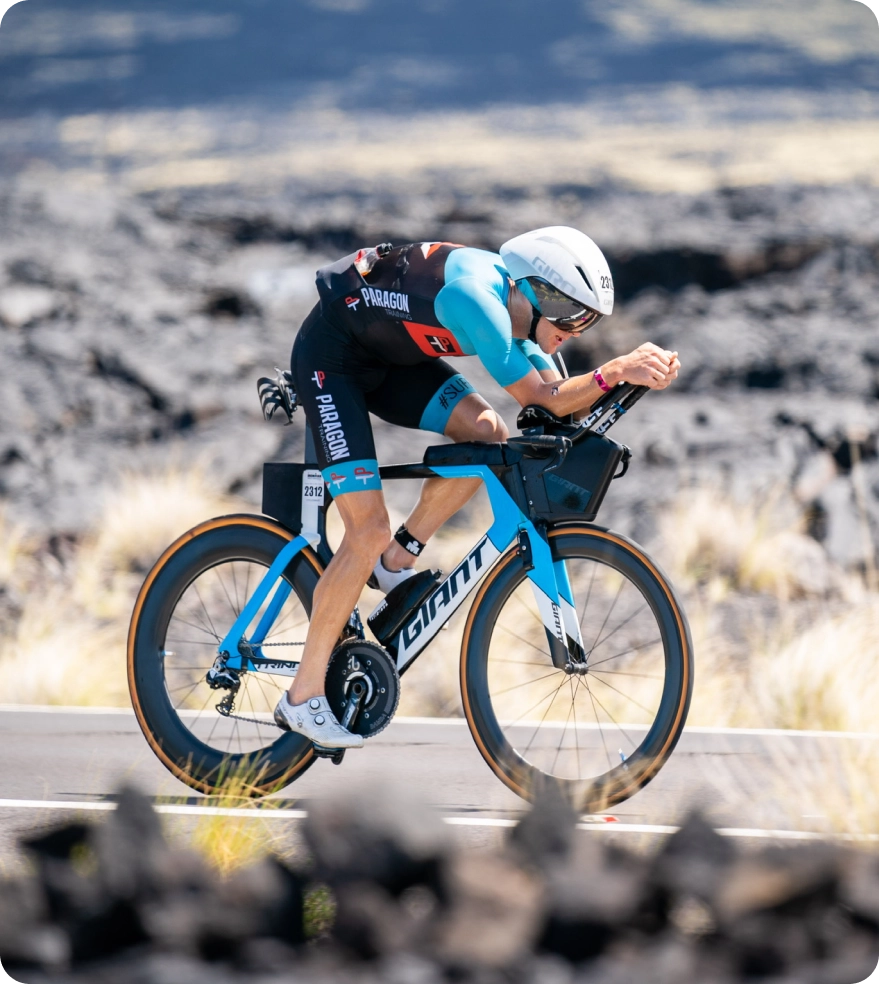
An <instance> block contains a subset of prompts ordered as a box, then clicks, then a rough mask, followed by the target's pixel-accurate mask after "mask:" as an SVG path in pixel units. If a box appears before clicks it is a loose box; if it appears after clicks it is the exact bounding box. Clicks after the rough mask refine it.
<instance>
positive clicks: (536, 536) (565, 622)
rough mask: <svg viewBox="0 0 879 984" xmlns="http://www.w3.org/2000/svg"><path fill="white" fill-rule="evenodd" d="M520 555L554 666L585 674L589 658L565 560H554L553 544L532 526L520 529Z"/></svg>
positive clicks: (568, 671)
mask: <svg viewBox="0 0 879 984" xmlns="http://www.w3.org/2000/svg"><path fill="white" fill-rule="evenodd" d="M518 552H519V556H520V557H521V558H522V563H523V565H524V566H525V570H526V572H527V574H528V579H529V580H530V582H531V590H532V591H533V593H534V600H535V602H536V603H537V610H538V611H539V612H540V617H541V619H542V621H543V627H544V629H545V630H546V639H547V643H548V644H549V652H550V657H551V658H552V662H553V665H554V666H555V667H557V668H558V669H560V670H565V672H567V673H577V672H579V673H583V672H585V670H586V661H587V656H586V652H585V650H584V648H583V638H582V635H581V632H580V623H579V621H578V620H577V611H576V608H575V607H574V593H573V590H572V588H571V581H570V578H569V577H568V568H567V565H566V564H565V562H564V560H553V557H552V551H551V550H550V546H549V543H548V542H547V540H546V539H545V538H544V537H543V536H541V535H540V533H538V532H537V530H536V529H535V528H534V526H532V525H531V524H530V523H528V524H522V525H521V526H520V527H519V537H518Z"/></svg>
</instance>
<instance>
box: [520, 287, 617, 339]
mask: <svg viewBox="0 0 879 984" xmlns="http://www.w3.org/2000/svg"><path fill="white" fill-rule="evenodd" d="M526 279H527V281H528V283H529V284H530V286H531V289H532V290H533V291H534V295H535V297H536V298H537V303H538V304H539V305H540V313H541V314H542V315H543V317H544V318H546V320H547V321H550V322H552V324H553V325H554V326H555V327H557V328H559V329H561V330H562V331H566V332H568V333H569V334H572V335H578V334H580V332H583V331H586V329H587V328H591V327H592V326H593V325H594V324H595V323H596V322H597V321H599V320H600V319H601V317H602V315H601V314H599V312H598V311H593V310H592V308H588V307H586V306H585V305H584V304H582V303H581V302H580V301H576V300H574V298H572V297H568V296H567V294H563V293H562V292H561V291H560V290H557V289H556V288H555V287H553V286H552V284H548V283H547V282H546V281H545V280H541V279H540V278H539V277H527V278H526Z"/></svg>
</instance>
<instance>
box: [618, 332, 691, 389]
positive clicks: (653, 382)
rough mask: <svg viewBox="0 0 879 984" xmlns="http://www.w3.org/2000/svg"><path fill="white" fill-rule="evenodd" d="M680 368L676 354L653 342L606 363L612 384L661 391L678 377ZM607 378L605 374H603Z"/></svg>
mask: <svg viewBox="0 0 879 984" xmlns="http://www.w3.org/2000/svg"><path fill="white" fill-rule="evenodd" d="M680 368H681V363H680V360H679V359H678V353H677V352H669V351H668V349H663V348H660V347H659V346H658V345H654V344H653V342H645V343H644V344H643V345H639V346H638V348H636V349H635V351H634V352H630V353H629V354H628V355H621V356H620V357H619V358H618V359H614V360H613V361H612V362H611V363H608V364H607V366H606V369H609V370H611V375H612V376H613V377H615V379H614V382H620V381H622V382H624V383H633V384H634V385H635V386H649V387H650V389H654V390H661V389H665V388H666V386H669V385H670V384H671V382H672V381H673V380H675V379H677V377H678V372H679V370H680ZM604 375H605V378H607V375H608V374H607V372H605V373H604Z"/></svg>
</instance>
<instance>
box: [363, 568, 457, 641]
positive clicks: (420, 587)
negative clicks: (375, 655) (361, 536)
mask: <svg viewBox="0 0 879 984" xmlns="http://www.w3.org/2000/svg"><path fill="white" fill-rule="evenodd" d="M442 579H443V572H442V571H440V570H434V571H419V572H418V573H417V574H416V575H415V577H410V578H407V579H406V580H405V581H403V582H402V583H401V584H398V585H397V586H396V588H393V589H392V590H391V591H389V592H388V593H387V595H386V596H385V597H384V599H383V600H382V601H380V602H379V603H378V605H376V607H375V610H374V611H373V613H372V614H371V615H370V616H369V618H368V619H367V620H366V621H367V623H368V624H369V627H370V628H371V629H372V631H373V634H374V635H375V637H376V639H378V640H379V642H381V643H382V644H385V643H387V642H388V641H389V640H391V639H392V638H393V637H394V636H395V635H396V634H397V632H399V631H400V629H401V628H402V627H403V623H404V622H405V621H406V619H407V618H408V617H409V616H410V615H411V614H412V613H413V612H414V611H415V609H416V608H418V606H419V605H420V604H422V602H424V601H426V600H427V598H428V597H429V596H430V595H431V594H432V593H433V592H434V591H435V590H436V587H437V585H438V584H439V583H440V581H442Z"/></svg>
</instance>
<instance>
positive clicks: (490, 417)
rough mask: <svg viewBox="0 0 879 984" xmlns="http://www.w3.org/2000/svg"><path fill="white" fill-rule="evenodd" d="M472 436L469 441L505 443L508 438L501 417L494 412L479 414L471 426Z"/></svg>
mask: <svg viewBox="0 0 879 984" xmlns="http://www.w3.org/2000/svg"><path fill="white" fill-rule="evenodd" d="M473 430H474V436H473V437H471V438H469V440H471V441H489V442H494V441H506V439H507V438H508V437H509V436H510V432H509V429H508V428H507V425H506V424H505V423H504V420H503V418H502V417H501V416H499V415H498V414H497V413H495V411H494V410H488V411H485V412H483V413H481V414H480V415H479V417H478V419H477V420H476V421H475V422H474V426H473Z"/></svg>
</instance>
